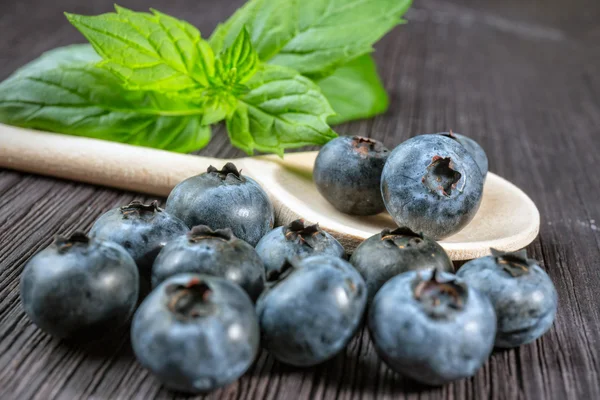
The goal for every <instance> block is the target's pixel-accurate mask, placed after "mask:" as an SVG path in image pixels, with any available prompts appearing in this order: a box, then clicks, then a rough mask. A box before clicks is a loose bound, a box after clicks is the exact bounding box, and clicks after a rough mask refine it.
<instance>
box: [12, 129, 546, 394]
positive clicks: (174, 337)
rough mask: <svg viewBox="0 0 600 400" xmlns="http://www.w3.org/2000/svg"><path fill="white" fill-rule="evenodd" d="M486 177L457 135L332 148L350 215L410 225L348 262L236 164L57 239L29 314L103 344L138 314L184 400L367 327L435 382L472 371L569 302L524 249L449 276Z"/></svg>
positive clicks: (331, 165) (332, 242)
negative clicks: (280, 220) (458, 239)
mask: <svg viewBox="0 0 600 400" xmlns="http://www.w3.org/2000/svg"><path fill="white" fill-rule="evenodd" d="M470 154H473V155H470ZM388 155H389V157H388ZM486 172H487V159H486V158H485V153H483V151H482V150H481V148H480V147H479V146H478V145H477V144H476V143H475V142H473V141H472V140H470V139H467V138H465V137H464V136H460V135H454V134H451V133H449V134H437V135H422V136H417V137H415V138H412V139H410V140H408V141H406V142H404V143H403V144H401V145H400V146H398V147H397V148H396V149H395V150H394V151H393V152H391V153H390V154H388V150H387V149H385V147H383V145H382V144H381V143H379V142H377V141H374V140H371V139H366V138H360V137H354V138H350V137H340V138H337V139H334V140H333V141H331V142H329V143H328V144H327V145H325V146H324V147H323V149H322V150H321V152H320V154H319V156H318V158H317V161H316V164H315V171H314V175H315V182H316V184H317V186H318V188H319V191H320V192H321V193H322V194H323V195H324V197H325V198H327V199H328V200H329V201H330V202H331V203H332V204H334V206H335V207H336V208H338V209H340V210H341V211H343V212H346V213H351V214H361V215H367V214H374V213H378V212H381V211H383V209H384V208H387V209H388V211H389V212H390V214H391V215H392V216H393V217H394V219H395V221H396V222H397V223H398V225H399V227H398V228H395V229H384V230H383V231H382V232H381V233H378V234H376V235H374V236H372V237H370V238H369V239H367V240H365V241H364V242H363V243H362V244H361V245H359V246H358V247H357V249H356V250H355V251H354V253H353V254H352V257H351V258H350V260H349V261H347V260H346V252H345V250H344V248H343V247H342V245H341V244H340V243H339V242H338V241H337V240H336V239H335V238H334V237H333V236H331V235H330V234H329V233H327V232H325V231H323V230H322V229H321V228H320V227H319V226H318V225H317V224H310V223H306V222H305V221H303V220H296V221H293V222H291V223H290V224H288V225H286V226H281V227H278V228H275V229H273V224H274V210H273V206H272V204H271V202H270V200H269V198H268V196H267V194H266V193H265V192H264V190H263V189H262V188H261V187H260V186H259V185H258V184H257V183H256V182H255V181H254V180H252V179H251V178H249V177H247V176H244V175H242V174H241V173H240V172H239V171H238V170H237V168H236V167H235V165H233V164H231V163H228V164H226V165H225V166H224V167H223V169H221V170H217V169H216V168H214V167H210V168H208V170H207V172H206V173H203V174H201V175H198V176H195V177H192V178H189V179H187V180H185V181H183V182H181V183H180V184H179V185H177V186H176V187H175V188H174V189H173V191H172V192H171V194H170V195H169V198H168V199H167V204H166V208H165V210H163V209H161V208H159V207H158V203H157V202H156V201H154V202H152V203H150V204H143V203H141V202H139V201H133V202H131V203H130V204H128V205H126V206H123V207H119V208H116V209H113V210H110V211H108V212H107V213H105V214H104V215H102V216H101V217H100V218H99V219H98V220H97V221H96V222H95V223H94V225H93V226H92V228H91V230H90V232H89V234H87V235H86V234H85V233H82V232H75V233H74V234H72V235H70V236H69V237H62V236H59V237H57V238H56V240H55V241H54V243H53V244H51V245H50V246H49V247H48V248H46V249H44V250H42V251H41V252H39V253H38V254H36V255H35V256H33V257H32V258H31V259H30V260H29V261H28V263H27V265H26V266H25V269H24V271H23V274H22V277H21V299H22V303H23V306H24V308H25V311H26V313H27V315H28V316H29V318H30V319H31V320H32V321H33V322H34V323H35V324H36V325H37V326H38V327H39V328H40V329H42V330H43V331H45V332H47V333H49V334H51V335H53V336H56V337H59V338H69V339H76V340H83V341H89V340H97V339H102V338H104V337H106V336H108V335H109V334H110V333H111V332H115V331H118V330H119V328H122V327H123V326H125V325H126V324H127V323H128V322H129V321H130V320H131V319H132V320H131V343H132V346H133V350H134V353H135V355H136V357H137V359H138V360H139V362H140V363H141V364H142V365H143V366H144V367H146V368H147V369H148V370H150V371H151V372H152V373H153V374H154V375H155V376H156V377H157V378H158V379H159V380H160V381H161V382H162V383H163V384H164V385H166V386H167V387H169V388H171V389H174V390H178V391H185V392H192V393H199V392H207V391H210V390H213V389H215V388H218V387H222V386H224V385H227V384H229V383H231V382H233V381H234V380H236V379H238V378H239V377H240V376H241V375H243V374H244V373H245V372H246V371H247V369H248V368H249V367H250V366H251V365H252V363H253V361H254V360H255V358H256V356H257V353H258V351H259V349H260V347H261V346H262V347H263V348H265V349H266V350H267V351H268V352H269V353H270V354H271V355H272V356H273V357H275V358H276V359H277V360H279V361H281V362H283V363H286V364H290V365H294V366H300V367H308V366H313V365H316V364H319V363H322V362H324V361H326V360H328V359H331V358H332V357H334V356H335V355H336V354H338V353H340V352H341V351H343V349H344V348H345V347H346V345H347V344H348V342H349V341H350V340H351V339H352V337H353V336H354V335H355V333H356V331H357V330H358V329H359V328H360V326H361V324H363V323H366V324H367V326H368V328H369V330H370V333H371V339H372V341H373V343H374V346H375V349H376V350H377V353H378V354H379V355H380V357H381V358H382V359H383V360H384V361H385V363H386V364H387V365H388V366H389V367H390V368H392V369H393V370H395V371H397V372H399V373H402V374H405V375H407V376H409V377H411V378H413V379H415V380H417V381H420V382H423V383H427V384H432V385H438V384H443V383H446V382H449V381H452V380H456V379H461V378H464V377H468V376H472V375H473V374H474V373H475V372H476V371H477V370H478V369H479V368H480V367H481V366H482V365H483V363H484V362H485V360H486V359H487V358H488V357H489V355H490V353H491V351H492V349H493V347H494V346H497V347H515V346H519V345H521V344H524V343H528V342H531V341H532V340H535V339H536V338H538V337H539V336H541V335H542V334H543V333H544V332H546V331H547V330H548V329H549V327H550V326H551V324H552V322H553V320H554V316H555V314H556V307H557V295H556V290H555V288H554V286H553V284H552V282H551V280H550V278H549V277H548V275H547V274H546V273H545V272H544V271H543V270H542V269H541V268H540V267H539V265H538V264H537V263H536V262H535V261H534V260H531V259H529V258H527V255H526V253H525V252H524V251H521V252H516V253H501V252H496V251H493V252H492V255H491V256H488V257H483V258H480V259H476V260H473V261H471V262H468V263H466V264H465V265H464V266H463V267H462V268H461V269H460V270H459V271H458V273H457V274H456V275H454V267H453V264H452V262H451V260H450V258H449V257H448V255H447V254H446V253H445V251H444V249H443V248H442V247H441V246H440V245H439V244H438V243H437V242H436V241H435V239H439V238H441V237H445V236H447V235H450V234H452V233H453V232H456V231H457V230H458V229H460V228H461V227H463V226H464V225H466V224H467V223H468V222H469V221H470V219H471V218H472V216H473V215H472V214H474V213H475V212H476V210H477V207H478V205H479V202H480V201H481V193H482V186H483V181H484V177H485V174H486ZM380 185H381V190H380ZM417 232H418V233H417ZM367 311H368V312H367ZM132 316H133V318H132Z"/></svg>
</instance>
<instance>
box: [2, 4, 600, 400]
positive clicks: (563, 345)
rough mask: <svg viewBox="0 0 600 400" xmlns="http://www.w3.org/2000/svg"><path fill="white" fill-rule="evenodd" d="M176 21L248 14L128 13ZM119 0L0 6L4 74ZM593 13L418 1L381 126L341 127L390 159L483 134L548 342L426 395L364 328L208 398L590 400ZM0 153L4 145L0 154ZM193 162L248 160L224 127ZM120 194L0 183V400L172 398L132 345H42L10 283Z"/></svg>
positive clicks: (598, 146)
mask: <svg viewBox="0 0 600 400" xmlns="http://www.w3.org/2000/svg"><path fill="white" fill-rule="evenodd" d="M121 3H122V4H123V5H125V6H128V7H132V8H134V9H140V10H141V9H145V8H147V7H149V6H152V7H156V8H159V9H160V10H162V11H164V12H167V13H171V14H173V15H175V16H178V17H182V18H185V19H187V20H188V21H190V22H191V23H193V24H195V25H197V26H198V27H199V28H200V29H201V31H202V32H204V34H205V35H206V34H207V33H208V32H210V31H211V30H212V29H213V28H214V26H215V25H216V23H217V22H218V21H221V20H223V19H225V18H226V17H227V16H228V15H229V14H231V13H232V12H233V10H235V9H236V8H237V7H238V6H239V5H240V4H241V1H239V0H237V1H219V2H216V1H208V0H202V1H198V0H196V1H192V0H177V1H166V0H161V1H159V0H156V1H153V2H151V3H152V4H150V3H148V2H145V1H142V0H126V1H123V2H121ZM111 7H112V1H108V0H102V1H94V2H82V1H78V0H54V1H52V2H45V1H41V0H21V1H19V2H1V3H0V32H2V39H3V40H2V41H0V78H2V79H3V78H5V77H6V76H8V75H9V74H10V73H11V72H12V71H13V70H14V69H16V68H17V67H19V66H20V65H22V64H24V63H25V62H27V61H30V60H32V59H34V58H35V57H37V56H38V55H39V54H41V53H42V52H43V51H45V50H48V49H51V48H53V47H56V46H59V45H64V44H68V43H74V42H82V38H81V37H80V36H79V35H78V33H77V32H76V31H75V30H74V29H73V28H72V27H70V26H69V25H68V24H67V22H66V20H65V19H64V17H63V15H62V12H63V11H69V12H75V13H87V14H97V13H100V12H106V11H109V10H110V9H111ZM599 17H600V6H599V4H598V2H597V1H596V0H578V1H575V2H571V3H569V5H568V6H567V5H566V3H565V2H564V1H562V0H548V1H541V0H528V1H520V0H508V1H503V2H492V1H487V2H482V1H479V0H478V1H475V0H455V1H443V0H421V1H419V2H417V4H415V6H414V7H413V9H412V10H411V11H410V12H409V14H408V16H407V18H408V20H409V23H408V24H407V25H404V26H402V27H399V28H397V29H395V30H394V31H393V32H392V33H391V34H389V35H388V36H387V37H386V38H384V39H383V40H382V41H381V42H380V43H379V44H378V45H377V51H376V54H375V57H376V59H377V61H378V64H379V66H380V71H381V73H382V76H383V78H384V82H385V85H386V88H387V89H388V91H389V92H390V94H391V96H392V102H391V106H390V110H389V111H388V112H387V113H386V114H385V115H382V116H379V117H377V118H374V119H371V120H368V121H359V122H353V123H350V124H346V125H344V126H340V127H339V129H338V131H339V132H340V133H343V134H351V133H352V134H362V135H368V136H373V137H375V138H378V139H381V140H383V141H384V142H385V143H386V144H387V145H388V146H394V145H396V144H397V143H399V142H400V141H402V140H404V139H406V138H408V137H410V136H412V135H415V134H418V133H429V132H435V131H440V130H446V129H448V128H451V129H454V130H455V131H459V132H464V133H466V134H469V135H471V136H473V137H474V138H475V139H477V140H478V141H479V142H480V143H481V144H482V145H483V146H484V148H485V149H486V150H487V151H488V155H489V158H490V164H491V170H492V171H494V172H496V173H498V174H500V175H502V176H504V177H506V178H508V179H509V180H511V181H513V182H514V183H516V184H517V185H519V186H520V187H522V188H523V189H524V190H525V191H526V192H527V193H528V194H529V195H530V196H531V197H532V198H533V200H534V201H535V202H536V204H537V205H538V207H539V209H540V212H541V215H542V226H541V232H540V236H539V238H538V240H536V241H535V242H534V243H533V244H532V245H531V246H529V251H530V253H531V255H532V256H533V257H536V258H538V259H540V260H542V264H543V266H544V267H545V268H546V270H547V271H548V272H549V274H550V276H551V277H552V279H553V281H554V282H555V284H556V287H557V290H558V293H559V301H560V305H559V313H558V316H557V319H556V323H555V325H554V327H553V329H552V330H551V331H550V332H549V333H548V334H547V335H545V336H544V337H543V338H542V339H540V340H538V341H536V342H535V343H532V344H530V345H526V346H523V347H521V348H519V349H514V350H508V351H499V352H495V353H494V354H493V355H492V357H491V359H490V361H489V362H488V363H487V364H486V365H485V366H484V368H482V369H481V371H479V372H478V374H477V375H476V376H475V377H474V378H473V379H468V380H464V381H460V382H456V383H453V384H450V385H446V386H444V387H441V388H425V387H422V386H419V385H417V384H415V383H413V382H410V381H409V380H407V379H405V378H403V377H401V376H398V375H396V374H393V373H392V372H391V371H390V370H389V369H387V368H386V367H385V366H384V365H383V364H382V363H381V362H380V361H379V359H378V358H377V356H376V355H375V353H374V350H373V347H372V345H371V343H370V342H369V336H368V332H366V331H363V332H360V333H359V335H358V336H357V338H356V339H355V340H354V341H353V342H352V343H351V344H350V345H349V346H348V348H347V349H346V351H345V352H344V353H343V354H341V355H340V356H338V357H336V358H335V359H333V360H331V361H329V362H327V363H325V364H323V365H321V366H319V367H316V368H311V369H305V370H303V369H297V368H290V367H286V366H284V365H281V364H280V363H278V362H276V361H274V360H273V359H272V358H271V357H270V356H268V354H266V353H265V352H263V353H262V354H261V355H260V357H259V359H258V360H257V361H256V363H255V364H254V366H253V367H252V369H251V370H250V371H249V373H247V374H246V375H245V376H244V377H243V378H242V379H240V380H239V381H238V382H236V383H234V384H232V385H230V386H229V387H227V388H224V389H222V390H218V391H216V392H214V393H211V394H210V395H208V396H207V398H211V399H242V398H265V399H371V398H394V399H416V398H420V399H440V398H450V399H482V398H493V399H507V398H511V399H512V398H515V399H517V398H518V399H524V398H528V399H529V398H531V399H539V398H548V399H549V398H555V399H565V398H581V399H597V398H600V376H599V370H600V354H599V347H598V341H599V340H600V337H599V333H598V332H600V307H598V300H597V299H598V297H599V296H600V290H599V288H600V274H598V272H597V268H598V266H599V265H600V230H599V228H598V227H599V226H600V202H599V201H598V199H599V198H600V178H599V176H600V175H599V174H598V172H597V171H598V165H600V156H599V150H600V47H599V46H598V43H600V28H598V25H597V20H598V19H599ZM0 145H1V143H0ZM200 153H201V154H207V155H213V156H222V157H232V156H237V155H241V153H240V152H239V151H238V150H235V149H233V148H232V147H231V146H229V144H228V142H227V138H226V134H225V132H224V131H223V129H216V130H215V134H214V138H213V141H212V142H211V143H210V145H209V146H208V147H207V148H206V149H204V150H202V151H201V152H200ZM133 198H140V199H144V197H142V196H139V195H136V194H134V193H126V192H122V191H116V190H111V189H106V188H99V187H94V186H90V185H83V184H79V183H73V182H67V181H62V180H56V179H51V178H46V177H40V176H32V175H28V174H23V173H19V172H14V171H0V243H1V245H0V398H2V399H13V398H14V399H26V398H38V399H50V398H66V399H73V398H90V397H93V398H99V399H100V398H107V399H121V398H122V399H131V398H140V399H142V398H143V399H148V398H157V399H158V398H179V397H180V396H178V395H176V394H174V393H171V392H169V391H166V390H165V389H164V388H162V387H161V386H160V385H159V384H158V383H157V381H156V380H155V379H154V378H153V377H152V376H150V375H149V374H148V373H147V372H146V371H144V370H143V369H142V368H141V367H140V366H139V365H138V364H137V363H136V362H135V359H134V357H133V354H132V351H131V348H130V345H129V340H128V337H127V333H126V332H123V333H122V334H121V336H119V337H117V338H115V339H113V340H111V341H110V342H109V343H107V344H106V345H105V346H104V347H102V348H101V349H99V350H95V351H93V350H92V349H90V348H84V347H76V346H72V345H69V344H67V343H64V342H61V341H58V340H56V339H52V338H50V337H49V336H47V335H45V334H43V333H41V332H40V331H39V330H37V329H36V328H35V327H34V326H33V325H32V324H31V323H30V322H29V321H28V320H27V318H26V317H25V315H24V313H23V309H22V307H21V304H20V301H19V294H18V280H19V275H20V273H21V271H22V269H23V266H24V264H25V262H26V261H27V259H28V258H29V257H31V256H32V255H33V254H34V253H35V252H36V251H38V250H40V249H42V248H43V247H44V246H46V245H47V244H48V243H49V242H50V240H51V237H52V235H54V234H56V233H65V232H71V231H73V230H75V229H88V228H89V227H90V226H91V224H92V222H93V220H94V219H95V218H96V217H98V216H99V215H100V214H101V213H102V212H104V211H105V210H107V209H109V208H112V207H114V206H116V205H119V204H122V203H125V202H127V201H129V200H130V199H133Z"/></svg>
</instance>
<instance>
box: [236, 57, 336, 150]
mask: <svg viewBox="0 0 600 400" xmlns="http://www.w3.org/2000/svg"><path fill="white" fill-rule="evenodd" d="M247 86H248V89H249V92H248V93H246V94H245V95H243V96H242V97H241V98H240V99H239V103H238V107H237V109H236V110H235V112H234V113H233V115H231V116H230V117H228V118H227V130H228V132H229V138H230V140H231V143H232V144H233V145H234V146H236V147H239V148H241V149H242V150H244V151H246V152H247V153H249V154H252V152H253V151H254V150H255V149H257V150H260V151H264V152H272V153H277V154H279V155H283V152H284V150H285V149H288V148H294V147H301V146H306V145H315V144H317V145H318V144H325V143H327V142H328V141H329V140H331V139H333V138H335V137H336V136H337V135H336V134H335V132H334V131H333V130H332V129H331V128H330V127H329V125H327V122H326V120H327V117H329V116H330V115H332V114H333V110H332V109H331V106H330V105H329V103H328V102H327V99H325V97H324V96H323V95H322V94H321V91H320V90H319V87H318V86H317V85H316V84H314V83H313V82H312V81H311V80H310V79H307V78H305V77H303V76H302V75H300V74H299V73H298V72H296V71H294V70H292V69H290V68H286V67H281V66H276V65H268V64H266V65H263V66H262V68H261V69H260V70H259V71H258V72H257V73H256V74H255V75H254V76H253V77H252V79H250V80H249V81H248V83H247Z"/></svg>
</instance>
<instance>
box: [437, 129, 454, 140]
mask: <svg viewBox="0 0 600 400" xmlns="http://www.w3.org/2000/svg"><path fill="white" fill-rule="evenodd" d="M439 135H440V136H445V137H447V138H450V139H452V140H456V141H457V142H458V138H457V137H456V135H455V134H454V133H453V132H452V129H450V130H448V132H443V133H440V134H439Z"/></svg>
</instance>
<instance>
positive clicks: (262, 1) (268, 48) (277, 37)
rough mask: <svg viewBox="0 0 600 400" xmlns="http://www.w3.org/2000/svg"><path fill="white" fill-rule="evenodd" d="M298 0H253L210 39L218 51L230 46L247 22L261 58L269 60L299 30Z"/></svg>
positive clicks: (216, 30) (253, 42)
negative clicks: (297, 25)
mask: <svg viewBox="0 0 600 400" xmlns="http://www.w3.org/2000/svg"><path fill="white" fill-rule="evenodd" d="M298 3H299V0H287V1H286V0H250V1H248V2H247V3H246V4H244V6H242V7H241V8H240V9H238V10H237V11H236V12H235V13H234V14H233V15H232V16H231V17H230V18H229V19H228V20H227V21H226V22H225V23H222V24H219V25H218V26H217V29H215V31H214V32H213V34H212V35H211V37H210V39H209V42H210V44H211V46H212V48H213V49H214V50H215V52H219V51H221V50H222V49H224V48H226V47H228V46H229V45H230V44H231V43H233V41H234V40H235V38H236V37H237V35H238V32H240V31H241V30H242V29H243V28H244V26H245V27H246V28H247V29H248V32H249V34H250V39H251V41H252V44H253V46H254V49H255V50H256V52H257V53H258V55H259V58H260V59H261V60H269V59H270V58H271V57H273V56H274V55H276V54H277V53H278V52H279V51H280V50H281V48H282V47H283V46H284V45H285V44H286V43H287V42H288V41H289V40H291V39H292V38H293V37H294V35H295V34H296V23H297V20H298V17H297V13H298Z"/></svg>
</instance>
